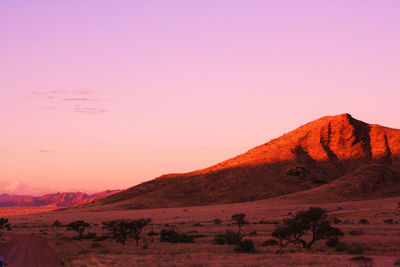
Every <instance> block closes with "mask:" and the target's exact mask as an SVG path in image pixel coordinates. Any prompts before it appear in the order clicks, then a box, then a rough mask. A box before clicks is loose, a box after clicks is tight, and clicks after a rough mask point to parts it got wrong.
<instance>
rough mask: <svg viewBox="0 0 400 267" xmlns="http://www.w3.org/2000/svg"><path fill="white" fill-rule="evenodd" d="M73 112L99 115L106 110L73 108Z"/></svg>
mask: <svg viewBox="0 0 400 267" xmlns="http://www.w3.org/2000/svg"><path fill="white" fill-rule="evenodd" d="M73 111H75V112H78V113H85V114H101V113H105V112H107V110H105V109H101V108H92V107H75V108H73Z"/></svg>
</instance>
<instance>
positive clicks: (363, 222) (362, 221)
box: [360, 219, 369, 224]
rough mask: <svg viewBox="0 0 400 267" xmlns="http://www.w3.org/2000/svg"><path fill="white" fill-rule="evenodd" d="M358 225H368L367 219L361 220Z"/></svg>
mask: <svg viewBox="0 0 400 267" xmlns="http://www.w3.org/2000/svg"><path fill="white" fill-rule="evenodd" d="M360 224H369V221H368V220H367V219H361V220H360Z"/></svg>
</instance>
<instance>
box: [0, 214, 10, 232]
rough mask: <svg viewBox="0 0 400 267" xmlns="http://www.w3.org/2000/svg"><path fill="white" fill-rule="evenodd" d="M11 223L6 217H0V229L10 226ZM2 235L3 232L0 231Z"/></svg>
mask: <svg viewBox="0 0 400 267" xmlns="http://www.w3.org/2000/svg"><path fill="white" fill-rule="evenodd" d="M10 227H11V224H10V223H8V219H7V218H0V230H2V229H4V228H10ZM2 235H3V232H0V236H2Z"/></svg>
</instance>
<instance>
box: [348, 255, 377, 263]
mask: <svg viewBox="0 0 400 267" xmlns="http://www.w3.org/2000/svg"><path fill="white" fill-rule="evenodd" d="M350 260H351V261H360V262H364V263H367V262H372V258H368V257H364V256H356V257H353V258H351V259H350Z"/></svg>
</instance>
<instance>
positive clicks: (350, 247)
mask: <svg viewBox="0 0 400 267" xmlns="http://www.w3.org/2000/svg"><path fill="white" fill-rule="evenodd" d="M368 249H369V248H368V246H367V245H365V244H361V243H344V242H339V243H338V244H337V245H336V251H338V252H344V251H345V252H347V253H349V254H364V252H365V251H366V250H368Z"/></svg>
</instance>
